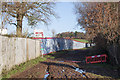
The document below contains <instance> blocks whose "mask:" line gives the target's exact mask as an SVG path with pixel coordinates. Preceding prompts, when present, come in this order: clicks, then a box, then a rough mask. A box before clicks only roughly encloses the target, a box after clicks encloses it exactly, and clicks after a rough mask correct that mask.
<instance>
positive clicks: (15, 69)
mask: <svg viewBox="0 0 120 80" xmlns="http://www.w3.org/2000/svg"><path fill="white" fill-rule="evenodd" d="M46 60H47V57H43V58H42V57H37V58H36V59H32V60H29V61H27V62H24V63H21V64H20V65H15V66H14V67H13V68H12V69H11V70H9V71H7V70H3V71H2V79H5V78H10V77H11V76H12V75H14V74H16V73H18V72H23V71H24V70H26V69H27V68H30V67H32V66H34V65H36V64H38V63H39V62H40V61H46Z"/></svg>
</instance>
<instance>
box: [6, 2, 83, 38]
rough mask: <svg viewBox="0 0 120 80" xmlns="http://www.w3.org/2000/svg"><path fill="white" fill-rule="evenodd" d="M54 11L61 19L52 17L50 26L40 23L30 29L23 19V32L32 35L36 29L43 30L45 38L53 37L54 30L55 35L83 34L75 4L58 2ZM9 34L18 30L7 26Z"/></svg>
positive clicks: (12, 26)
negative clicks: (63, 33)
mask: <svg viewBox="0 0 120 80" xmlns="http://www.w3.org/2000/svg"><path fill="white" fill-rule="evenodd" d="M54 11H55V12H56V14H57V15H58V16H59V17H60V18H53V17H51V22H50V24H49V25H48V26H46V25H44V24H41V23H38V25H37V26H36V27H35V28H30V27H29V26H28V25H27V20H26V19H23V25H22V26H23V31H26V30H27V29H28V31H29V33H32V32H33V30H34V29H42V30H43V31H44V36H45V37H52V32H51V31H52V30H53V29H54V30H55V33H56V34H57V33H62V32H68V31H70V32H74V31H78V32H83V30H81V29H80V26H77V19H76V15H75V14H74V4H73V2H56V6H55V8H54ZM6 27H7V29H8V33H14V32H15V30H16V28H15V26H14V25H7V26H6Z"/></svg>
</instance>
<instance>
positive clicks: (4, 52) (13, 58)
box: [0, 36, 90, 74]
mask: <svg viewBox="0 0 120 80" xmlns="http://www.w3.org/2000/svg"><path fill="white" fill-rule="evenodd" d="M87 46H88V47H89V46H90V45H89V44H87ZM84 47H86V43H81V42H76V41H73V40H70V39H64V38H51V39H45V38H43V39H38V40H33V39H26V38H14V37H12V38H8V37H5V36H0V74H1V72H2V69H6V70H10V69H11V68H12V67H13V66H14V65H19V64H20V63H23V62H26V61H27V60H31V59H34V58H36V57H38V56H40V55H43V54H48V53H50V52H55V51H59V50H67V49H80V48H84Z"/></svg>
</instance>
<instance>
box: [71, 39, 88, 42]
mask: <svg viewBox="0 0 120 80" xmlns="http://www.w3.org/2000/svg"><path fill="white" fill-rule="evenodd" d="M73 40H76V41H80V42H84V43H88V42H89V41H88V40H85V39H73Z"/></svg>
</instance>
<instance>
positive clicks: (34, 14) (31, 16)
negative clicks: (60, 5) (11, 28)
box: [2, 2, 55, 36]
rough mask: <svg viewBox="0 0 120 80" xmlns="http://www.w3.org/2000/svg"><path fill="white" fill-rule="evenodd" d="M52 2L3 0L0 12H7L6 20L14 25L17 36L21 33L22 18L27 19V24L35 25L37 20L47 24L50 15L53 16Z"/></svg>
mask: <svg viewBox="0 0 120 80" xmlns="http://www.w3.org/2000/svg"><path fill="white" fill-rule="evenodd" d="M54 5H55V3H53V2H3V3H2V12H3V13H6V14H8V15H9V16H10V17H11V18H12V19H14V20H16V22H13V21H12V20H11V19H10V18H9V19H8V22H9V23H10V24H14V25H15V26H16V32H17V35H18V36H21V35H22V22H23V18H27V19H28V24H29V25H32V26H33V25H36V24H37V23H38V22H43V23H45V24H48V23H49V21H50V17H51V16H55V12H54Z"/></svg>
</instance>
